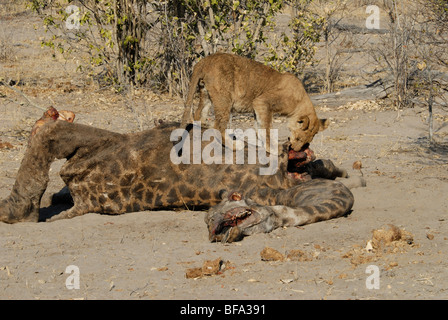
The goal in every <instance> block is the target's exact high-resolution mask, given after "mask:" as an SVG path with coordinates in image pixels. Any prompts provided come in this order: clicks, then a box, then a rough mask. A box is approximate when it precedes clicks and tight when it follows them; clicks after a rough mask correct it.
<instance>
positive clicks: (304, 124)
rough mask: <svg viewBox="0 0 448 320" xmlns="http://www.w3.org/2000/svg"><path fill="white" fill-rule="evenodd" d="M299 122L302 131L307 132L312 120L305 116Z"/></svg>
mask: <svg viewBox="0 0 448 320" xmlns="http://www.w3.org/2000/svg"><path fill="white" fill-rule="evenodd" d="M297 122H298V123H300V124H301V125H302V130H306V129H308V127H309V125H310V118H308V117H307V116H303V117H300V118H299V121H297Z"/></svg>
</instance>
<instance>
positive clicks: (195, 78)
mask: <svg viewBox="0 0 448 320" xmlns="http://www.w3.org/2000/svg"><path fill="white" fill-rule="evenodd" d="M201 62H202V60H201V61H199V62H198V63H197V64H196V65H195V66H194V68H193V74H192V76H191V79H190V84H189V87H188V94H187V100H186V101H185V109H184V114H183V116H182V126H186V125H187V124H188V123H191V122H192V121H193V97H194V94H195V93H196V89H197V87H198V84H199V81H200V80H201V79H202V78H203V77H204V72H203V66H202V63H201Z"/></svg>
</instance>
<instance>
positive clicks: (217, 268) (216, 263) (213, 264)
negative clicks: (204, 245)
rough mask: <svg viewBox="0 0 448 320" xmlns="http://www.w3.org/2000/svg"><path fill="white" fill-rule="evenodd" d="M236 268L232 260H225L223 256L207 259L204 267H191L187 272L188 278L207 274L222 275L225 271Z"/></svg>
mask: <svg viewBox="0 0 448 320" xmlns="http://www.w3.org/2000/svg"><path fill="white" fill-rule="evenodd" d="M229 269H234V267H233V265H232V264H231V263H230V261H224V260H222V259H221V258H217V259H215V260H206V261H204V263H203V264H202V267H196V268H189V269H187V271H186V273H185V277H186V278H187V279H197V278H202V277H207V276H215V275H220V274H222V273H223V272H224V271H226V270H229Z"/></svg>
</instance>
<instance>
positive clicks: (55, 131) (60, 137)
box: [0, 121, 121, 223]
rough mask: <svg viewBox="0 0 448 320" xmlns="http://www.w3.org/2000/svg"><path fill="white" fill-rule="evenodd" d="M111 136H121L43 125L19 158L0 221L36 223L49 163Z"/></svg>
mask: <svg viewBox="0 0 448 320" xmlns="http://www.w3.org/2000/svg"><path fill="white" fill-rule="evenodd" d="M115 136H121V135H120V134H116V133H112V132H109V131H106V130H101V129H97V128H93V127H89V126H85V125H80V124H73V123H68V122H65V121H51V122H48V123H45V124H44V125H43V126H42V127H41V128H40V130H39V132H37V133H36V135H35V136H34V137H33V139H32V141H31V143H30V145H29V147H28V149H27V151H26V153H25V155H24V157H23V160H22V162H21V164H20V168H19V171H18V172H17V177H16V181H15V183H14V186H13V189H12V191H11V194H10V195H9V197H7V198H6V199H4V200H1V201H0V221H2V222H6V223H15V222H20V221H32V222H37V221H38V219H39V206H40V200H41V198H42V195H43V194H44V192H45V189H46V188H47V184H48V181H49V176H48V172H49V170H50V165H51V163H52V162H53V161H54V160H55V159H63V158H70V157H74V156H75V155H76V154H77V153H80V152H81V153H82V152H87V151H89V150H90V151H92V150H95V147H96V146H99V145H101V144H102V143H103V142H104V139H112V138H113V137H115Z"/></svg>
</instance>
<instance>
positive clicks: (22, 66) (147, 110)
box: [0, 12, 448, 300]
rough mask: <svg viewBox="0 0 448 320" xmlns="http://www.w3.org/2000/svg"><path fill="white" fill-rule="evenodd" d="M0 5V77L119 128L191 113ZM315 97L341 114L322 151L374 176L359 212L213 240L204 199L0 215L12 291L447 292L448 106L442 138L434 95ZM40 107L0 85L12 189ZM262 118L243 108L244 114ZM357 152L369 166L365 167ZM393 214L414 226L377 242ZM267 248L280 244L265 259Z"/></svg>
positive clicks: (0, 176)
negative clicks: (95, 69) (125, 87)
mask: <svg viewBox="0 0 448 320" xmlns="http://www.w3.org/2000/svg"><path fill="white" fill-rule="evenodd" d="M0 18H1V19H0V24H1V26H2V31H1V32H3V35H5V37H4V38H5V39H8V44H10V45H11V52H12V54H11V56H10V57H9V59H7V60H4V61H1V62H0V77H1V78H2V79H3V80H5V79H13V80H14V81H15V82H16V83H17V84H18V85H17V86H16V88H18V89H20V90H21V91H22V92H23V93H25V94H26V95H27V96H28V97H29V98H30V100H32V102H33V103H35V104H38V105H40V106H44V107H47V106H49V105H53V106H55V107H56V108H57V109H67V110H72V111H74V112H75V113H76V114H77V118H76V120H75V121H76V122H78V123H83V124H90V125H93V126H96V127H100V128H105V129H109V130H113V131H118V132H135V131H137V130H144V129H148V128H151V127H153V126H154V123H155V122H158V121H159V120H163V121H169V120H180V117H181V114H182V101H181V100H180V99H176V98H170V97H167V96H164V95H156V94H153V93H151V92H149V91H144V90H139V91H135V92H133V93H132V94H127V95H120V94H116V93H115V92H114V91H113V90H111V89H110V88H105V89H101V90H100V89H99V88H98V87H96V85H95V84H94V83H89V82H88V81H87V80H86V77H85V75H82V74H80V73H79V72H76V71H75V69H76V66H77V62H76V61H75V59H73V60H70V61H68V62H67V61H65V60H64V59H62V58H61V57H59V56H56V57H52V52H51V51H50V50H49V49H46V48H41V47H40V41H41V40H42V39H43V37H48V35H46V34H45V33H44V31H43V29H42V24H41V22H40V21H39V19H37V18H36V17H35V16H33V15H31V14H27V13H20V12H19V13H16V14H10V15H2V16H0ZM316 109H317V112H318V115H319V116H320V117H322V118H329V119H331V125H330V127H329V128H328V129H327V130H326V131H324V132H322V133H319V134H318V135H317V136H316V138H315V139H314V141H313V143H312V145H311V148H312V149H313V150H314V151H315V153H316V155H317V156H318V158H328V159H331V160H333V161H334V162H335V163H336V164H337V165H339V166H341V167H343V168H345V169H347V170H348V172H349V174H350V175H352V176H360V175H363V177H364V178H365V179H366V181H367V186H366V187H364V188H356V189H353V190H352V191H353V194H354V196H355V204H354V207H353V211H352V213H351V214H350V215H349V216H347V217H344V218H339V219H334V220H330V221H325V222H319V223H316V224H312V225H307V226H304V227H293V228H282V229H277V230H275V231H273V232H272V233H270V234H257V235H254V236H250V237H247V238H245V239H243V240H242V241H241V242H237V243H231V244H221V243H210V242H209V241H208V232H207V228H206V225H205V223H204V214H205V213H204V212H203V211H188V210H179V211H157V212H149V211H145V212H135V213H129V214H124V215H120V216H109V215H100V214H93V213H91V214H86V215H84V216H81V217H77V218H74V219H71V220H63V221H56V222H53V223H46V222H39V223H18V224H14V225H8V224H3V223H0V299H89V300H92V299H232V300H235V299H446V298H448V260H447V254H446V253H447V247H448V234H447V231H446V230H447V224H448V197H447V194H448V125H447V124H448V114H446V113H444V112H443V111H441V110H435V113H436V117H435V131H436V132H435V139H436V141H437V143H436V144H435V145H433V146H432V147H430V146H429V143H428V139H427V136H428V129H427V123H426V119H427V111H426V110H425V109H420V108H413V109H406V110H404V111H402V112H400V113H398V112H397V111H395V110H393V109H392V108H391V107H390V106H388V105H387V103H384V102H378V101H360V102H357V103H352V104H344V103H343V102H341V106H340V107H334V108H328V107H326V106H316ZM41 114H42V110H39V109H37V108H34V107H32V106H31V105H30V104H29V103H27V101H26V100H25V98H24V97H23V96H22V95H20V94H19V93H17V92H14V91H12V90H11V89H9V88H7V87H5V86H0V139H1V142H0V143H2V144H1V147H0V198H1V199H2V198H5V197H7V196H8V195H9V193H10V191H11V189H12V186H13V184H14V181H15V176H16V173H17V170H18V168H19V166H20V161H21V159H22V158H23V155H24V152H25V147H26V141H27V137H28V134H29V131H30V130H31V126H32V124H33V123H34V121H35V120H37V119H38V118H39V117H40V116H41ZM398 115H399V117H397V116H398ZM252 121H253V120H252V119H251V118H250V117H244V116H238V117H236V120H235V121H234V122H233V123H232V125H234V126H242V127H247V126H250V125H252V124H253V122H252ZM274 125H275V127H276V128H279V129H280V137H281V138H286V136H287V131H286V129H285V127H286V121H285V119H284V118H276V119H275V121H274ZM355 161H360V162H361V163H362V167H361V169H353V168H352V166H353V163H354V162H355ZM63 162H64V161H57V162H55V163H54V164H53V165H52V169H51V172H50V177H51V182H50V184H49V187H48V189H47V192H46V194H45V195H44V200H43V203H42V207H45V205H46V204H45V201H46V200H45V199H48V197H49V196H50V195H51V194H52V193H54V192H57V191H59V190H60V189H61V188H62V187H63V182H62V180H61V179H60V177H59V176H58V170H59V168H60V167H61V166H62V164H63ZM358 164H359V163H358ZM42 210H43V211H44V210H45V209H42ZM389 224H391V225H394V226H396V228H395V229H394V230H397V228H398V229H400V230H401V231H402V232H403V234H406V235H409V234H411V235H412V236H411V239H409V238H408V237H406V239H404V238H403V239H401V240H400V239H398V238H397V239H392V240H393V241H392V243H383V244H382V245H380V246H379V247H378V246H376V245H374V246H372V243H373V242H372V241H370V242H369V240H371V239H372V237H373V233H374V232H373V231H374V230H378V229H380V228H389V227H388V225H389ZM266 248H269V249H268V250H271V251H274V250H275V251H274V252H275V253H276V255H274V256H279V257H281V258H279V259H274V258H273V259H262V256H261V252H262V251H263V250H264V249H266ZM212 262H213V263H212ZM207 263H209V264H213V266H208V265H207ZM372 265H373V266H374V267H371V266H372ZM69 266H76V267H77V268H78V270H79V289H69V288H70V285H76V283H75V282H71V279H72V278H73V276H75V275H76V274H75V273H74V272H71V273H70V270H69V269H67V267H69ZM212 268H215V269H214V270H213V271H210V270H211V269H212ZM192 270H196V271H198V272H197V274H196V275H194V273H192ZM207 270H208V271H210V272H207ZM371 270H374V271H371ZM375 270H377V271H378V275H379V278H377V279H379V282H378V281H377V282H375V281H374V279H373V277H374V276H375ZM66 271H67V272H66ZM371 272H373V273H371ZM192 274H193V276H192ZM187 275H188V276H187ZM372 279H373V280H372ZM67 281H68V283H69V286H68V287H69V288H67V286H66V282H67ZM374 284H379V288H376V287H375V286H374Z"/></svg>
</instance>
